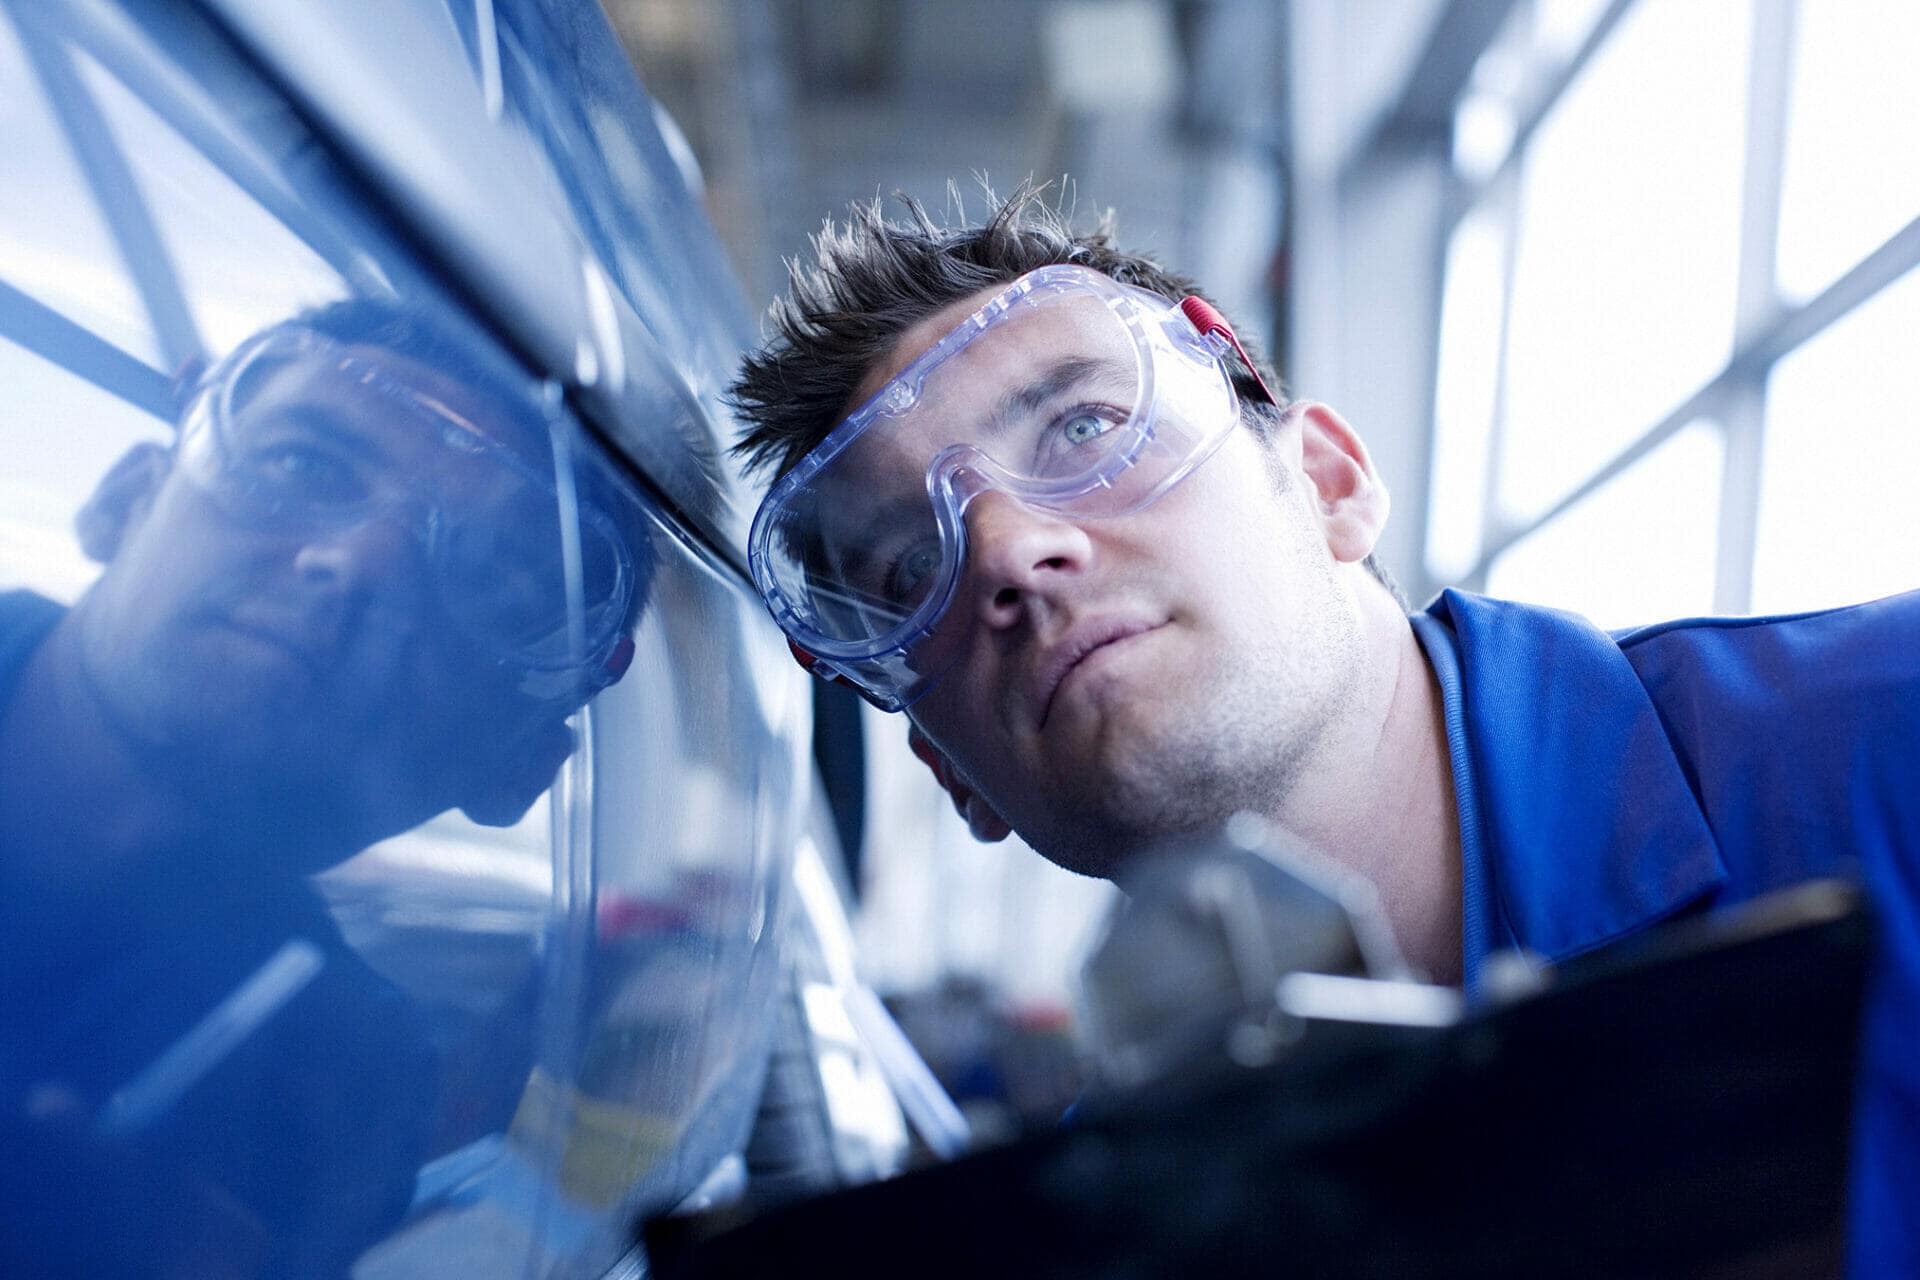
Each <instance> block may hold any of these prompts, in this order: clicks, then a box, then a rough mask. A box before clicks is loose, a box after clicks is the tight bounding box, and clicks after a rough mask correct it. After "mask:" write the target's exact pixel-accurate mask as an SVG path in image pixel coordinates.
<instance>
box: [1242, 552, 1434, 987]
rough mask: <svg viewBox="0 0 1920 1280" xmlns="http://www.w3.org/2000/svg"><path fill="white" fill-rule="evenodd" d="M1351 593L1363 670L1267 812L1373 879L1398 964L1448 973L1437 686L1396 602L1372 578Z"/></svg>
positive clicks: (1430, 975) (1427, 972)
mask: <svg viewBox="0 0 1920 1280" xmlns="http://www.w3.org/2000/svg"><path fill="white" fill-rule="evenodd" d="M1360 596H1361V601H1360V603H1361V616H1362V634H1363V637H1364V647H1365V654H1364V658H1363V665H1362V670H1363V672H1365V673H1366V674H1365V676H1364V677H1363V679H1362V683H1361V686H1360V688H1359V690H1358V693H1357V695H1356V697H1355V698H1354V699H1353V700H1352V703H1351V704H1350V707H1349V708H1348V712H1347V714H1345V715H1343V716H1341V717H1340V718H1339V721H1338V722H1337V723H1335V724H1333V725H1330V726H1329V727H1328V732H1327V733H1326V735H1325V737H1324V738H1323V739H1322V741H1321V742H1320V743H1319V744H1317V750H1316V751H1315V753H1314V759H1313V760H1312V761H1311V762H1310V764H1309V765H1308V767H1307V768H1305V769H1303V770H1302V771H1301V773H1300V774H1299V775H1298V776H1297V779H1296V782H1295V785H1294V786H1292V787H1290V788H1289V789H1288V792H1287V795H1286V796H1285V797H1284V799H1283V801H1282V803H1281V804H1280V805H1279V812H1278V813H1276V814H1272V815H1269V816H1271V817H1273V818H1274V819H1275V821H1277V822H1278V823H1279V825H1280V827H1281V828H1282V829H1283V830H1284V831H1285V832H1287V833H1288V834H1289V835H1291V836H1293V837H1294V838H1296V839H1298V840H1300V841H1301V842H1302V843H1304V844H1306V845H1308V846H1309V847H1312V848H1314V849H1317V850H1319V851H1320V852H1321V853H1323V854H1326V855H1327V856H1329V857H1332V858H1334V859H1336V860H1337V861H1339V862H1340V863H1341V864H1342V865H1344V866H1346V867H1349V868H1351V869H1352V870H1354V871H1357V872H1359V873H1360V874H1361V875H1364V876H1366V877H1367V879H1368V880H1370V881H1372V882H1373V885H1374V887H1375V888H1376V889H1377V890H1378V891H1379V894H1380V900H1381V905H1382V907H1383V908H1384V909H1385V911H1386V915H1387V919H1388V921H1389V923H1390V924H1391V925H1392V926H1393V931H1394V936H1395V938H1396V939H1397V940H1398V941H1399V943H1400V947H1401V950H1402V951H1403V952H1404V953H1405V957H1406V959H1407V962H1408V963H1409V964H1411V965H1412V966H1413V967H1414V968H1415V969H1416V970H1418V971H1420V972H1422V973H1423V974H1425V975H1426V976H1427V977H1428V978H1429V979H1431V980H1433V981H1437V982H1448V983H1458V982H1459V981H1460V980H1461V976H1462V959H1461V887H1460V883H1461V882H1460V876H1461V871H1460V856H1461V855H1460V820H1459V814H1458V811H1457V809H1456V808H1455V804H1454V795H1453V768H1452V761H1451V758H1450V756H1449V754H1448V750H1447V736H1446V720H1445V716H1444V713H1443V708H1442V702H1441V696H1440V684H1439V681H1438V679H1437V678H1436V677H1435V676H1434V674H1433V668H1432V667H1431V666H1430V665H1429V664H1428V662H1427V659H1426V654H1425V652H1424V651H1423V650H1422V649H1421V648H1420V642H1419V640H1418V639H1417V638H1416V637H1415V636H1414V633H1413V628H1412V627H1411V626H1410V625H1409V624H1408V622H1407V619H1406V617H1405V615H1404V614H1403V613H1402V612H1401V611H1400V609H1399V607H1398V605H1397V604H1396V603H1395V602H1394V601H1393V600H1392V599H1391V598H1390V597H1389V596H1388V595H1387V593H1386V592H1385V591H1382V590H1378V589H1375V588H1373V587H1372V586H1371V584H1369V585H1368V587H1367V588H1366V589H1363V590H1362V591H1361V593H1360Z"/></svg>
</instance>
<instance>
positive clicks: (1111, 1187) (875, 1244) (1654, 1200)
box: [645, 883, 1870, 1280]
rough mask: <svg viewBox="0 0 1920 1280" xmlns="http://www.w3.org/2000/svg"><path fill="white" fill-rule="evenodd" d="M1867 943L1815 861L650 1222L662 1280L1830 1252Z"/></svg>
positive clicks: (1403, 1265)
mask: <svg viewBox="0 0 1920 1280" xmlns="http://www.w3.org/2000/svg"><path fill="white" fill-rule="evenodd" d="M1869 941H1870V939H1869V928H1868V922H1867V918H1866V915H1865V911H1864V908H1863V904H1862V902H1861V900H1860V895H1859V892H1858V890H1857V889H1855V888H1854V887H1853V886H1851V885H1846V884H1840V883H1820V884H1813V885H1808V886H1805V887H1803V888H1800V889H1796V890H1792V891H1790V892H1787V893H1783V894H1779V895H1776V896H1774V897H1771V898H1767V899H1764V900H1762V901H1759V902H1756V903H1753V904H1750V905H1749V906H1747V907H1745V908H1742V909H1739V910H1736V911H1732V912H1728V913H1724V914H1721V915H1717V916H1714V917H1707V918H1696V919H1690V920H1686V921H1683V922H1680V923H1678V924H1674V925H1671V926H1668V927H1666V928H1664V929H1661V930H1657V931H1655V932H1653V933H1650V934H1648V935H1644V936H1643V937H1642V938H1640V939H1638V940H1636V941H1635V942H1633V943H1632V944H1630V945H1627V946H1623V947H1618V948H1613V949H1610V950H1609V951H1606V952H1602V953H1597V954H1595V955H1593V956H1590V957H1586V958H1583V959H1582V960H1580V961H1578V962H1574V963H1571V964H1569V965H1567V966H1565V967H1564V968H1562V969H1561V970H1559V971H1558V972H1557V973H1556V974H1554V975H1553V981H1552V983H1551V985H1550V986H1549V987H1548V988H1547V989H1546V990H1544V991H1542V992H1541V993H1539V994H1536V995H1531V996H1528V997H1526V998H1524V999H1520V1000H1516V1001H1514V1002H1512V1003H1510V1004H1505V1005H1500V1006H1495V1007H1493V1008H1490V1009H1486V1010H1484V1011H1481V1012H1477V1013H1474V1014H1472V1015H1470V1016H1468V1017H1467V1018H1466V1019H1465V1020H1463V1021H1461V1022H1459V1023H1457V1024H1455V1025H1452V1026H1447V1027H1438V1028H1435V1027H1406V1026H1397V1027H1389V1026H1380V1025H1375V1024H1362V1023H1340V1022H1332V1021H1315V1022H1309V1023H1307V1024H1306V1025H1305V1027H1304V1031H1303V1035H1302V1038H1301V1039H1300V1041H1299V1042H1298V1043H1297V1045H1296V1046H1295V1047H1294V1048H1293V1049H1292V1050H1291V1052H1289V1053H1288V1054H1287V1055H1286V1056H1285V1057H1284V1058H1282V1059H1281V1061H1279V1062H1278V1063H1277V1064H1275V1065H1272V1066H1268V1067H1263V1068H1259V1069H1253V1070H1249V1069H1232V1068H1224V1067H1223V1068H1221V1069H1220V1070H1219V1071H1217V1072H1216V1073H1213V1074H1211V1075H1209V1076H1208V1077H1207V1078H1206V1079H1196V1078H1191V1077H1189V1078H1188V1079H1185V1080H1182V1081H1180V1082H1179V1083H1178V1084H1172V1083H1166V1084H1161V1085H1159V1086H1156V1087H1154V1088H1153V1089H1151V1090H1145V1091H1141V1092H1139V1093H1136V1094H1133V1095H1130V1096H1129V1097H1128V1098H1126V1099H1125V1100H1124V1101H1122V1100H1115V1101H1113V1102H1111V1103H1109V1104H1108V1105H1107V1106H1106V1107H1105V1108H1104V1109H1103V1110H1102V1111H1100V1112H1099V1113H1097V1114H1091V1115H1088V1116H1086V1117H1084V1118H1083V1119H1081V1120H1080V1121H1078V1122H1077V1123H1075V1124H1074V1125H1073V1126H1071V1127H1070V1128H1067V1129H1063V1130H1062V1131H1061V1132H1059V1133H1057V1134H1053V1135H1049V1136H1046V1137H1043V1138H1038V1139H1033V1140H1030V1141H1026V1142H1022V1143H1019V1144H1016V1145H1013V1146H1009V1147H1003V1148H1000V1149H998V1150H993V1151H987V1152H984V1153H981V1154H979V1155H974V1156H969V1157H966V1158H964V1159H961V1160H957V1161H955V1162H953V1163H951V1164H947V1165H942V1166H938V1167H935V1168H930V1169H926V1170H922V1171H920V1172H917V1173H912V1174H909V1175H906V1176H904V1177H901V1178H897V1179H894V1180H893V1181H890V1182H883V1183H878V1184H875V1185H871V1186H866V1187H860V1188H855V1189H852V1190H849V1191H843V1192H839V1193H836V1194H834V1195H831V1196H826V1197H823V1198H821V1199H818V1200H814V1201H810V1202H805V1203H800V1204H793V1205H789V1206H785V1207H782V1208H779V1209H776V1210H773V1211H771V1212H768V1213H765V1214H763V1215H761V1216H759V1217H756V1218H751V1219H746V1220H742V1218H741V1216H740V1215H739V1214H737V1213H729V1212H728V1211H724V1210H723V1211H720V1212H716V1213H711V1214H706V1215H702V1216H698V1217H691V1218H679V1219H663V1220H658V1221H655V1222H653V1223H650V1224H648V1226H647V1228H646V1231H645V1240H646V1244H647V1248H648V1251H649V1253H650V1255H651V1257H652V1260H653V1265H654V1269H655V1272H656V1274H658V1275H660V1276H662V1277H665V1278H666V1280H679V1278H681V1277H731V1276H760V1275H774V1274H782V1273H787V1272H789V1271H790V1269H791V1268H792V1267H793V1266H794V1265H795V1264H796V1263H797V1262H798V1260H801V1259H804V1260H805V1268H806V1270H808V1271H809V1272H812V1273H817V1274H825V1275H834V1276H836V1277H857V1276H864V1275H874V1276H883V1275H884V1276H897V1275H915V1276H926V1275H955V1276H960V1275H966V1276H978V1275H981V1274H1008V1273H1011V1274H1018V1275H1023V1276H1129V1277H1131V1276H1173V1275H1208V1274H1215V1275H1218V1274H1227V1275H1243V1274H1252V1273H1256V1272H1257V1273H1259V1274H1262V1275H1289V1274H1298V1275H1312V1276H1345V1277H1376V1276H1377V1277H1405V1276H1476V1277H1481V1276H1515V1277H1520V1276H1526V1277H1537V1276H1543V1275H1552V1276H1641V1275H1661V1276H1678V1275H1692V1276H1714V1277H1718V1276H1722V1275H1726V1276H1734V1275H1739V1276H1755V1275H1767V1274H1774V1273H1775V1272H1774V1271H1771V1270H1769V1266H1770V1265H1771V1266H1774V1267H1778V1268H1779V1271H1778V1273H1779V1274H1793V1275H1817V1274H1820V1273H1822V1272H1823V1271H1824V1272H1833V1271H1835V1270H1837V1268H1838V1265H1839V1258H1840V1252H1841V1228H1842V1218H1843V1212H1842V1211H1843V1201H1844V1190H1845V1185H1846V1168H1847V1149H1848V1142H1847V1131H1848V1116H1849V1111H1850V1107H1851V1096H1852V1083H1853V1078H1854V1067H1855V1057H1856V1044H1855V1042H1856V1039H1857V1024H1858V1020H1859V1011H1860V1003H1861V993H1862V988H1863V985H1864V975H1865V971H1866V964H1867V957H1868V952H1869Z"/></svg>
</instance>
